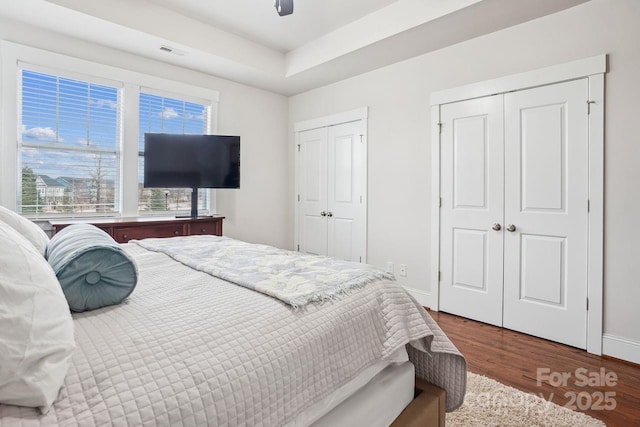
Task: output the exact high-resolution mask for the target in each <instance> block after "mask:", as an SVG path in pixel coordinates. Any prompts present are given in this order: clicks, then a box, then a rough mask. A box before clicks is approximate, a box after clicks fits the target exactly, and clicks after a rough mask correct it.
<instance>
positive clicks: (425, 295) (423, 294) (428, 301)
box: [404, 286, 436, 309]
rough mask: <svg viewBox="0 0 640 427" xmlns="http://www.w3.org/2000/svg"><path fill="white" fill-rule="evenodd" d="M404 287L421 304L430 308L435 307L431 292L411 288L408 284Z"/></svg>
mask: <svg viewBox="0 0 640 427" xmlns="http://www.w3.org/2000/svg"><path fill="white" fill-rule="evenodd" d="M404 288H405V289H406V290H407V291H409V293H410V294H411V295H412V296H413V297H414V298H415V299H417V300H418V302H419V303H420V304H421V305H422V306H424V307H429V308H431V309H434V308H435V307H436V304H434V302H433V294H432V293H431V292H428V291H423V290H420V289H416V288H411V287H409V286H405V287H404Z"/></svg>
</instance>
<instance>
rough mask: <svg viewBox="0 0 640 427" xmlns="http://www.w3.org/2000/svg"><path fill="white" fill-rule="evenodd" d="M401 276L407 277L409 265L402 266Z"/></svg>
mask: <svg viewBox="0 0 640 427" xmlns="http://www.w3.org/2000/svg"><path fill="white" fill-rule="evenodd" d="M400 275H401V276H406V275H407V264H400Z"/></svg>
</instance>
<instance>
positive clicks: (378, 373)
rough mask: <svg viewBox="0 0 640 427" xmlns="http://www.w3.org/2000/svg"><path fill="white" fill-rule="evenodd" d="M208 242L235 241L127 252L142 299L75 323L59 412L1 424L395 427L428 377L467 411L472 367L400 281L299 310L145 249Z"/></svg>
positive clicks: (0, 419)
mask: <svg viewBox="0 0 640 427" xmlns="http://www.w3.org/2000/svg"><path fill="white" fill-rule="evenodd" d="M206 239H214V240H215V239H225V238H220V237H217V236H188V237H175V238H170V239H146V240H145V241H140V242H135V241H134V242H130V243H127V244H124V245H122V249H124V251H125V252H126V253H127V254H128V255H129V256H130V257H131V258H132V259H133V260H135V263H136V264H137V269H138V284H137V287H136V289H135V292H133V294H131V296H130V297H129V298H127V299H126V300H125V301H124V302H122V303H121V304H118V305H112V306H109V307H104V308H101V309H97V310H93V311H86V312H83V313H74V314H73V324H74V328H75V342H76V347H77V348H76V349H75V352H74V353H73V355H72V358H71V365H70V368H69V370H68V372H67V374H66V376H65V379H64V383H63V386H62V388H61V389H60V392H59V395H58V397H57V399H56V401H55V402H54V404H53V406H52V407H51V409H50V410H49V411H48V412H47V413H46V414H42V413H40V411H39V410H38V409H35V408H27V407H21V406H13V405H3V404H0V425H3V426H4V425H20V426H30V425H83V426H85V425H87V426H92V425H184V426H193V425H219V426H225V425H229V426H236V425H250V426H254V425H255V426H259V425H263V426H307V425H313V424H314V423H315V424H316V425H318V426H322V425H340V424H343V425H353V421H354V420H357V421H358V422H360V425H376V424H377V425H389V424H390V422H391V421H392V420H393V419H394V418H395V417H396V416H397V415H398V414H399V413H400V412H401V411H402V409H403V408H404V407H405V406H406V405H407V404H408V403H409V402H410V401H411V399H412V398H413V389H414V382H413V381H414V377H415V376H417V377H419V378H423V379H426V380H427V381H429V382H431V383H433V384H435V385H437V386H439V387H442V388H443V389H445V390H446V391H447V400H446V406H447V410H453V409H455V408H457V407H458V406H459V405H460V404H461V403H462V400H463V397H464V392H465V381H466V364H465V361H464V358H463V357H462V355H461V354H460V353H459V352H458V351H457V349H456V348H455V347H454V346H453V345H452V344H451V342H450V341H449V340H448V339H447V337H446V336H445V335H444V333H443V332H442V331H441V330H440V328H439V327H438V326H437V325H436V324H435V322H434V321H433V320H432V319H431V318H430V316H429V315H428V313H427V312H426V311H425V310H424V309H423V308H422V307H421V306H420V305H419V304H418V303H417V302H416V301H415V300H414V299H413V298H412V297H411V296H410V295H409V294H408V293H407V292H406V291H405V290H404V289H403V288H402V287H401V286H400V285H398V284H397V283H396V282H395V281H393V280H389V279H387V278H383V279H378V280H374V281H371V282H368V283H366V284H365V285H363V286H360V287H354V288H352V289H350V290H348V291H345V292H341V293H340V294H339V295H334V296H332V298H329V299H328V300H326V301H320V302H311V303H308V304H304V305H303V306H299V307H298V306H292V305H290V304H286V303H283V301H282V300H280V299H277V298H274V297H272V296H269V295H265V294H264V293H261V292H257V291H256V290H254V289H249V288H247V287H245V286H240V285H238V284H235V283H231V282H229V281H226V280H222V279H220V278H217V277H214V276H213V275H212V274H210V272H209V273H208V272H207V271H206V270H207V269H206V268H203V270H205V271H199V270H198V269H196V268H194V267H195V266H194V265H191V266H190V265H188V264H189V263H188V262H185V261H184V260H182V262H181V261H180V257H179V256H175V254H174V255H171V254H169V253H167V252H163V251H162V250H158V247H161V246H162V245H161V244H160V243H158V245H157V246H158V247H155V248H153V247H152V248H150V247H145V245H144V243H145V242H147V243H148V242H153V241H163V242H171V244H172V245H174V246H177V247H181V248H189V247H192V246H194V244H196V245H200V246H201V247H204V246H207V245H208V244H209V243H210V242H211V241H213V240H206ZM229 240H231V239H229ZM231 257H232V258H233V255H231Z"/></svg>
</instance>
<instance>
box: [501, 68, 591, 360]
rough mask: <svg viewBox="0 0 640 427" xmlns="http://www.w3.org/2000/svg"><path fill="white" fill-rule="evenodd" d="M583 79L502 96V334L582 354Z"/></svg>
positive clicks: (584, 238)
mask: <svg viewBox="0 0 640 427" xmlns="http://www.w3.org/2000/svg"><path fill="white" fill-rule="evenodd" d="M587 97H588V83H587V80H586V79H583V80H577V81H572V82H566V83H560V84H556V85H551V86H545V87H541V88H535V89H529V90H524V91H520V92H513V93H509V94H506V95H505V224H513V225H514V226H515V231H513V232H506V233H505V243H504V245H505V246H504V249H505V250H504V262H505V269H504V274H505V277H504V280H505V287H504V326H505V327H507V328H510V329H515V330H518V331H521V332H525V333H530V334H532V335H536V336H540V337H543V338H547V339H551V340H554V341H558V342H562V343H565V344H569V345H572V346H576V347H580V348H585V347H586V325H587V312H586V298H587V230H588V210H587V203H588V191H589V189H588V182H589V181H588V173H589V171H588V165H589V159H588V148H589V142H588V116H587V103H586V100H587V99H588V98H587Z"/></svg>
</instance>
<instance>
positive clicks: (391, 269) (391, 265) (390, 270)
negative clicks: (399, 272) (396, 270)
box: [386, 261, 393, 274]
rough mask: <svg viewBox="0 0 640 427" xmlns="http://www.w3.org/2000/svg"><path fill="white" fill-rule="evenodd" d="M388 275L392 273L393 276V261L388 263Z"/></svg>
mask: <svg viewBox="0 0 640 427" xmlns="http://www.w3.org/2000/svg"><path fill="white" fill-rule="evenodd" d="M386 272H387V273H391V274H393V263H392V262H391V261H387V269H386Z"/></svg>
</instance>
